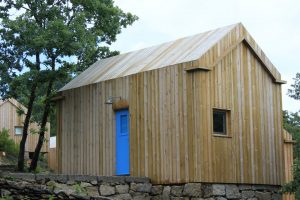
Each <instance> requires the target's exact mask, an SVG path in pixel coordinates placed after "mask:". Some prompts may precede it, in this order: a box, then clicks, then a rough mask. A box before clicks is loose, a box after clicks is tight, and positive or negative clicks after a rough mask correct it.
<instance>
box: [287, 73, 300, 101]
mask: <svg viewBox="0 0 300 200" xmlns="http://www.w3.org/2000/svg"><path fill="white" fill-rule="evenodd" d="M291 87H292V89H289V90H288V95H289V96H290V97H292V98H294V99H296V100H300V73H297V74H296V77H295V78H294V83H293V84H292V85H291Z"/></svg>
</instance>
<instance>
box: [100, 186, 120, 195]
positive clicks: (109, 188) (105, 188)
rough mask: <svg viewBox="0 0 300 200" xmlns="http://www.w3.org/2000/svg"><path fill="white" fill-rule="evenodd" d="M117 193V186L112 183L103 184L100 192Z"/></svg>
mask: <svg viewBox="0 0 300 200" xmlns="http://www.w3.org/2000/svg"><path fill="white" fill-rule="evenodd" d="M115 193H116V190H115V187H113V186H110V185H101V186H100V194H101V195H103V196H110V195H113V194H115Z"/></svg>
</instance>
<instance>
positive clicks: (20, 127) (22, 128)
mask: <svg viewBox="0 0 300 200" xmlns="http://www.w3.org/2000/svg"><path fill="white" fill-rule="evenodd" d="M17 128H21V129H22V131H21V134H16V129H17ZM23 128H24V127H23V126H15V127H14V134H15V136H22V134H23Z"/></svg>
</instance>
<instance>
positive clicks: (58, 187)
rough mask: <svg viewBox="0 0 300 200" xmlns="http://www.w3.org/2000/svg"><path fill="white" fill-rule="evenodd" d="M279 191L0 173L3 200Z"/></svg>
mask: <svg viewBox="0 0 300 200" xmlns="http://www.w3.org/2000/svg"><path fill="white" fill-rule="evenodd" d="M279 190H280V187H278V186H267V185H236V184H207V183H187V184H182V185H152V184H151V182H150V179H149V178H140V177H128V176H124V177H119V176H117V177H116V176H113V177H105V176H83V175H55V174H52V175H50V174H49V175H45V174H27V173H5V174H0V192H1V197H2V198H4V199H103V200H109V199H120V200H132V199H133V200H143V199H146V200H151V199H153V200H159V199H164V200H204V199H206V200H227V199H228V200H229V199H237V200H238V199H243V200H271V199H274V200H280V199H281V198H282V197H281V194H280V193H279Z"/></svg>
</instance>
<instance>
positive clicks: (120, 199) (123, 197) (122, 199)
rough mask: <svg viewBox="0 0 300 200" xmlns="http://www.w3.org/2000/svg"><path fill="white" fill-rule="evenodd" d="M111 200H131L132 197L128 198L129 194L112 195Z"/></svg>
mask: <svg viewBox="0 0 300 200" xmlns="http://www.w3.org/2000/svg"><path fill="white" fill-rule="evenodd" d="M112 199H115V200H131V199H132V197H131V196H130V194H128V193H127V194H117V195H114V196H112Z"/></svg>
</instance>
